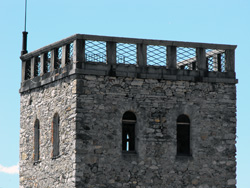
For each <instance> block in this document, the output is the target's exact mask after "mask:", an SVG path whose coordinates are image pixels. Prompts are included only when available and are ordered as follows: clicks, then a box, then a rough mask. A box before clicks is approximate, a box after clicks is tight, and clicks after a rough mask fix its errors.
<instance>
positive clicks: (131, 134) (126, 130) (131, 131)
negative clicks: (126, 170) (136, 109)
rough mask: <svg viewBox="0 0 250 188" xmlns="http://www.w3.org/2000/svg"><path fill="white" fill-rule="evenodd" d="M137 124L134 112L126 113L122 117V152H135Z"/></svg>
mask: <svg viewBox="0 0 250 188" xmlns="http://www.w3.org/2000/svg"><path fill="white" fill-rule="evenodd" d="M135 123H136V116H135V114H134V113H133V112H129V111H128V112H125V113H124V114H123V117H122V150H123V151H135Z"/></svg>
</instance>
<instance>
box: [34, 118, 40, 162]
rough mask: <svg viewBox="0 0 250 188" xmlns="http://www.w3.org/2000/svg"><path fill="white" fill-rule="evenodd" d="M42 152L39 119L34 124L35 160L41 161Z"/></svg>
mask: <svg viewBox="0 0 250 188" xmlns="http://www.w3.org/2000/svg"><path fill="white" fill-rule="evenodd" d="M39 152H40V125H39V120H38V119H37V120H36V121H35V126H34V161H39Z"/></svg>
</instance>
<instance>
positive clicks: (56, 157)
mask: <svg viewBox="0 0 250 188" xmlns="http://www.w3.org/2000/svg"><path fill="white" fill-rule="evenodd" d="M59 157H61V155H57V156H54V157H52V160H56V159H58V158H59Z"/></svg>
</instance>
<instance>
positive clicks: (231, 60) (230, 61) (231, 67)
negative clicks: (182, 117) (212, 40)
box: [225, 49, 235, 72]
mask: <svg viewBox="0 0 250 188" xmlns="http://www.w3.org/2000/svg"><path fill="white" fill-rule="evenodd" d="M225 53H226V54H225V55H226V72H235V50H234V49H233V50H231V49H230V50H226V52H225Z"/></svg>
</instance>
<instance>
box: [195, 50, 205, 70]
mask: <svg viewBox="0 0 250 188" xmlns="http://www.w3.org/2000/svg"><path fill="white" fill-rule="evenodd" d="M196 60H197V66H198V70H201V71H206V70H207V63H206V50H205V49H204V48H196Z"/></svg>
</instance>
